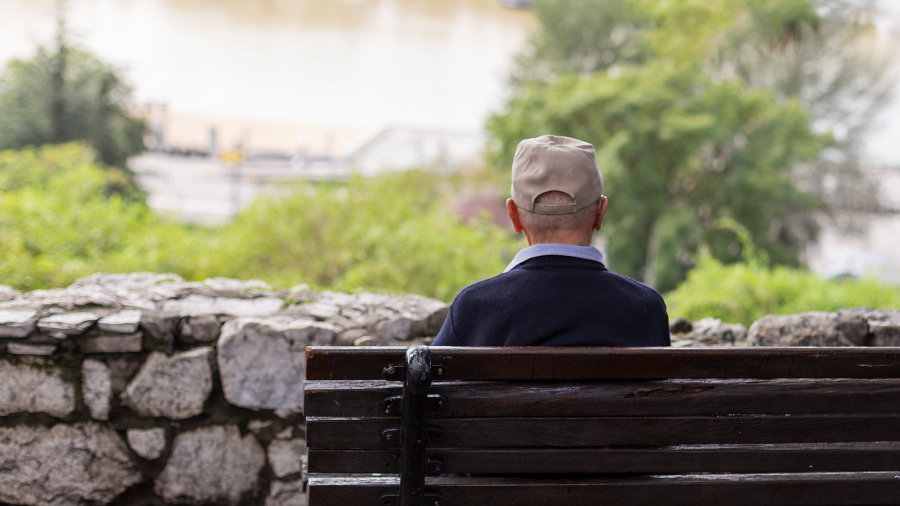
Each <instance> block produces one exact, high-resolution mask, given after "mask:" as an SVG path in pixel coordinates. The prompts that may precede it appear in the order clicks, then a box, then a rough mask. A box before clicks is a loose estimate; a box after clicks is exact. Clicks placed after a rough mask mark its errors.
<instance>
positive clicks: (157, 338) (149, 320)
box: [141, 311, 181, 354]
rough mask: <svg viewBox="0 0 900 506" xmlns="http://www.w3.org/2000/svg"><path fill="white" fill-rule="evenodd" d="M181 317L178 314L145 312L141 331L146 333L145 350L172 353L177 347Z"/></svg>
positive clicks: (142, 317)
mask: <svg viewBox="0 0 900 506" xmlns="http://www.w3.org/2000/svg"><path fill="white" fill-rule="evenodd" d="M180 322H181V317H180V316H178V314H176V313H171V312H164V311H152V312H145V313H144V314H143V315H142V316H141V329H143V331H144V349H145V350H147V351H154V350H155V351H162V352H163V353H166V354H171V353H172V348H173V346H174V345H175V332H176V331H177V329H178V324H179V323H180Z"/></svg>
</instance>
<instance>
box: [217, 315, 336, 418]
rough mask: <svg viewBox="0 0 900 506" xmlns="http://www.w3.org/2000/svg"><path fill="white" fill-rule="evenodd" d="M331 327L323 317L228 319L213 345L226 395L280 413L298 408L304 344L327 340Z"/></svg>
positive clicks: (331, 335)
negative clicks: (300, 319) (322, 319)
mask: <svg viewBox="0 0 900 506" xmlns="http://www.w3.org/2000/svg"><path fill="white" fill-rule="evenodd" d="M335 330H336V329H335V327H333V326H331V325H328V324H326V323H317V322H308V321H292V320H290V319H282V318H271V319H267V320H260V319H256V318H239V319H237V320H232V321H230V322H228V323H226V324H225V326H224V327H223V328H222V335H221V337H219V342H218V350H217V351H218V353H217V356H218V363H219V375H220V376H221V378H222V389H223V390H224V393H225V398H226V399H227V400H228V402H230V403H232V404H234V405H236V406H241V407H244V408H249V409H257V410H258V409H272V410H275V412H276V414H278V415H279V416H286V415H288V414H290V413H300V412H302V411H303V380H304V377H305V371H306V346H307V345H309V344H320V343H321V344H331V343H332V342H333V341H334V337H335V335H336V332H335Z"/></svg>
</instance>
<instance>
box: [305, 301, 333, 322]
mask: <svg viewBox="0 0 900 506" xmlns="http://www.w3.org/2000/svg"><path fill="white" fill-rule="evenodd" d="M297 309H298V311H300V312H301V313H302V314H305V315H307V316H311V317H313V318H315V319H316V320H319V321H322V320H328V319H331V318H334V317H335V316H337V315H338V314H339V313H340V312H341V308H339V307H338V306H335V305H334V304H326V303H324V302H309V303H306V304H301V305H300V306H298V308H297Z"/></svg>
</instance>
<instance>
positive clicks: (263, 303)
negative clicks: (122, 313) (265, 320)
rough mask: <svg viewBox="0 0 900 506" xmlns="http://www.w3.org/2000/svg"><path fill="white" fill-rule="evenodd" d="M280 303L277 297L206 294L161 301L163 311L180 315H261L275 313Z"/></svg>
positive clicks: (281, 302) (279, 307) (281, 303)
mask: <svg viewBox="0 0 900 506" xmlns="http://www.w3.org/2000/svg"><path fill="white" fill-rule="evenodd" d="M282 305H284V302H283V301H282V300H281V299H279V298H278V297H258V298H255V299H238V298H230V297H210V296H207V295H189V296H187V297H185V298H183V299H172V300H167V301H166V302H165V303H163V311H168V312H173V313H177V314H178V315H179V316H182V317H184V316H203V315H210V314H213V315H217V314H224V315H231V316H256V317H263V316H271V315H273V314H275V313H277V312H278V310H280V309H281V306H282Z"/></svg>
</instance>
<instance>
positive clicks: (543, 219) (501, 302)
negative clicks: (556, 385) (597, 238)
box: [434, 135, 670, 346]
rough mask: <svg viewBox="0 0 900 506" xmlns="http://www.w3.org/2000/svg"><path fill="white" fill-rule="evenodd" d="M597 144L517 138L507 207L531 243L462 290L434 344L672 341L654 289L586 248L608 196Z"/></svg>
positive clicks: (642, 343) (659, 343)
mask: <svg viewBox="0 0 900 506" xmlns="http://www.w3.org/2000/svg"><path fill="white" fill-rule="evenodd" d="M602 192H603V178H602V176H601V175H600V171H599V169H598V167H597V159H596V155H595V153H594V147H593V146H591V145H590V144H588V143H586V142H582V141H579V140H576V139H572V138H569V137H561V136H555V135H543V136H541V137H537V138H535V139H526V140H524V141H522V142H521V143H519V147H518V148H517V149H516V156H515V159H514V160H513V165H512V198H511V199H508V200H507V201H506V210H507V213H508V214H509V219H510V221H512V225H513V228H514V229H515V231H516V233H524V234H525V237H526V238H527V239H528V244H529V246H528V247H527V248H525V249H523V250H522V251H520V252H519V253H518V254H517V255H516V256H515V258H514V259H513V261H512V263H510V264H509V266H508V267H507V268H506V270H505V271H504V272H503V274H500V275H498V276H494V277H493V278H490V279H486V280H483V281H480V282H478V283H475V284H473V285H469V286H467V287H466V288H464V289H463V290H462V291H461V292H460V293H459V295H458V296H457V297H456V300H454V301H453V304H452V305H451V306H450V314H449V315H448V316H447V320H446V321H445V322H444V326H443V328H441V331H440V333H439V334H438V336H437V338H435V340H434V345H435V346H669V345H670V340H669V324H668V315H667V314H666V305H665V303H664V302H663V299H662V297H661V296H660V295H659V293H657V292H656V290H653V289H652V288H650V287H648V286H646V285H643V284H641V283H638V282H637V281H634V280H632V279H630V278H627V277H625V276H622V275H619V274H616V273H614V272H610V271H609V270H608V269H607V268H606V266H605V265H604V264H603V255H602V254H601V253H600V251H599V250H597V249H596V248H594V247H592V246H591V239H592V238H593V235H594V231H595V230H600V226H601V224H602V222H603V217H604V216H605V214H606V208H607V204H608V200H607V198H606V197H605V196H603V195H602Z"/></svg>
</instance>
